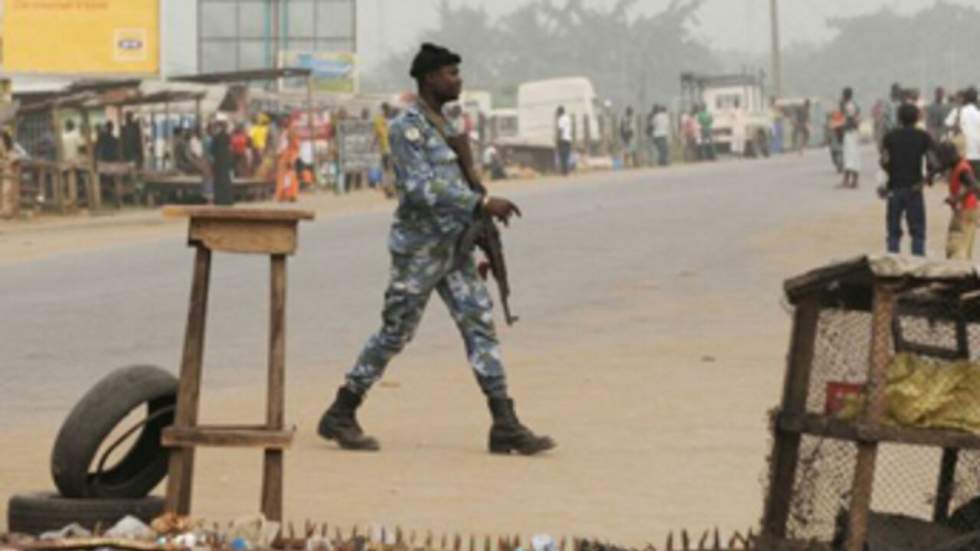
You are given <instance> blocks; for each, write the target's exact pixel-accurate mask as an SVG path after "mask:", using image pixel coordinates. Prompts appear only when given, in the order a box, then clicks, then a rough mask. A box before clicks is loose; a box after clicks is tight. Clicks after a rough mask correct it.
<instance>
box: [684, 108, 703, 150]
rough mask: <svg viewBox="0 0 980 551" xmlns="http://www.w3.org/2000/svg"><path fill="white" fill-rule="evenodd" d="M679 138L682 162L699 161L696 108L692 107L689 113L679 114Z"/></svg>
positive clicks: (699, 139) (699, 134) (698, 128)
mask: <svg viewBox="0 0 980 551" xmlns="http://www.w3.org/2000/svg"><path fill="white" fill-rule="evenodd" d="M681 137H682V139H683V143H684V160H685V161H687V162H694V161H699V160H701V125H699V124H698V110H697V107H692V108H691V111H690V113H687V112H685V113H682V114H681Z"/></svg>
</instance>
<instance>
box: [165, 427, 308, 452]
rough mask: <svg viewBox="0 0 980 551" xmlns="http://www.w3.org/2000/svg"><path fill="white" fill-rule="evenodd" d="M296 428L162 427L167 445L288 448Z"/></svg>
mask: <svg viewBox="0 0 980 551" xmlns="http://www.w3.org/2000/svg"><path fill="white" fill-rule="evenodd" d="M294 432H295V430H292V429H290V430H271V429H267V428H234V427H229V428H215V427H211V426H207V425H199V426H195V427H168V428H166V429H164V430H163V436H162V439H161V440H162V442H163V445H164V446H167V447H172V448H189V447H193V446H210V447H218V448H274V449H284V448H288V447H289V446H290V445H291V444H292V441H293V433H294Z"/></svg>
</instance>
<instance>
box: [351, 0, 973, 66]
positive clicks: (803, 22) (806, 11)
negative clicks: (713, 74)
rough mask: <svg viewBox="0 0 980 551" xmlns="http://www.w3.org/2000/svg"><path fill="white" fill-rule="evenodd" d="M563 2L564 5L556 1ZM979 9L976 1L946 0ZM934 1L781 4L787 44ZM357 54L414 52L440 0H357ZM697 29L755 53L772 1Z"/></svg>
mask: <svg viewBox="0 0 980 551" xmlns="http://www.w3.org/2000/svg"><path fill="white" fill-rule="evenodd" d="M451 1H452V2H454V3H456V4H466V5H470V6H483V7H484V8H485V9H486V10H487V12H488V13H489V14H490V15H491V16H497V15H501V14H505V13H507V12H509V11H511V10H513V9H514V8H515V7H517V6H520V5H523V4H525V3H526V2H527V1H528V0H451ZM557 1H559V2H561V1H563V0H557ZM587 1H588V2H589V3H591V4H592V5H595V6H610V7H611V6H613V5H614V4H615V0H587ZM946 1H948V2H952V3H959V4H976V3H977V2H978V0H946ZM935 2H936V0H779V6H780V7H779V10H780V22H781V26H782V37H783V45H784V46H785V45H788V44H790V43H793V42H800V41H803V42H820V41H822V40H826V39H827V38H828V37H829V36H831V31H830V30H829V29H827V27H826V25H825V24H824V21H825V19H826V18H827V17H834V16H851V15H857V14H861V13H867V12H873V11H877V10H879V9H881V8H882V7H884V6H886V5H887V6H892V7H893V8H894V9H896V10H898V11H901V12H903V13H909V12H915V11H917V10H920V9H922V8H926V7H929V6H931V5H933V4H934V3H935ZM669 3H670V0H639V2H637V9H638V10H639V11H643V12H646V13H656V12H658V11H661V10H663V9H664V7H665V6H667V5H668V4H669ZM358 4H359V5H358V33H359V39H358V40H359V48H358V49H359V50H360V51H361V56H362V63H363V64H364V66H365V67H366V68H367V69H368V70H370V68H371V67H372V66H374V65H375V64H376V63H377V62H378V61H379V60H381V59H383V58H384V56H385V54H386V53H388V52H391V51H397V50H402V49H406V48H414V47H415V46H416V42H417V39H418V37H419V33H420V32H421V31H422V30H424V29H425V28H426V26H427V25H428V24H431V23H430V22H431V21H432V20H433V18H434V17H435V6H437V5H438V4H439V0H358ZM699 19H700V24H699V25H698V26H697V28H696V29H695V32H696V33H697V35H698V36H700V37H703V38H705V39H706V40H707V41H708V42H709V43H711V44H712V45H713V46H716V47H718V48H723V49H724V48H734V49H739V50H746V51H752V52H760V51H765V50H766V49H768V47H769V0H706V1H705V3H704V6H703V7H702V8H701V11H700V13H699Z"/></svg>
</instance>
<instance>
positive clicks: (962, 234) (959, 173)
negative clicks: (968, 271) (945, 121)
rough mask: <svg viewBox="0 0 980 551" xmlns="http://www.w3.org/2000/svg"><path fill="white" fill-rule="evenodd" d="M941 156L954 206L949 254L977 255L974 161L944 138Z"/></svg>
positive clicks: (960, 256)
mask: <svg viewBox="0 0 980 551" xmlns="http://www.w3.org/2000/svg"><path fill="white" fill-rule="evenodd" d="M939 160H940V162H941V163H942V167H943V168H944V169H946V170H948V171H949V178H948V179H949V197H947V198H946V204H947V205H949V206H950V208H952V209H953V216H952V218H951V219H950V221H949V232H948V233H947V234H946V258H950V259H958V260H969V259H971V258H973V240H974V236H975V234H976V230H977V195H976V192H977V180H976V175H975V174H974V173H973V167H972V166H971V165H970V161H968V160H967V159H966V157H963V156H962V155H960V153H959V151H958V150H957V149H956V146H955V145H953V144H952V143H950V142H944V143H942V144H941V145H940V146H939Z"/></svg>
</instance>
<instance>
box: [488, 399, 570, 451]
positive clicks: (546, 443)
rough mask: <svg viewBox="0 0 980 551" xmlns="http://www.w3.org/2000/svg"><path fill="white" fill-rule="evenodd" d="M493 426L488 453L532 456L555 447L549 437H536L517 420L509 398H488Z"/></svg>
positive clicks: (512, 402)
mask: <svg viewBox="0 0 980 551" xmlns="http://www.w3.org/2000/svg"><path fill="white" fill-rule="evenodd" d="M487 404H489V406H490V414H491V415H493V426H492V427H490V453H510V452H512V451H515V452H517V453H520V454H524V455H534V454H536V453H540V452H543V451H546V450H550V449H551V448H554V447H555V446H557V444H556V443H555V441H554V440H552V439H551V437H550V436H538V435H536V434H534V433H533V432H531V429H529V428H527V427H525V426H524V425H522V424H521V422H520V421H519V420H518V419H517V413H515V412H514V401H513V400H511V399H510V398H490V399H489V400H487Z"/></svg>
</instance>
